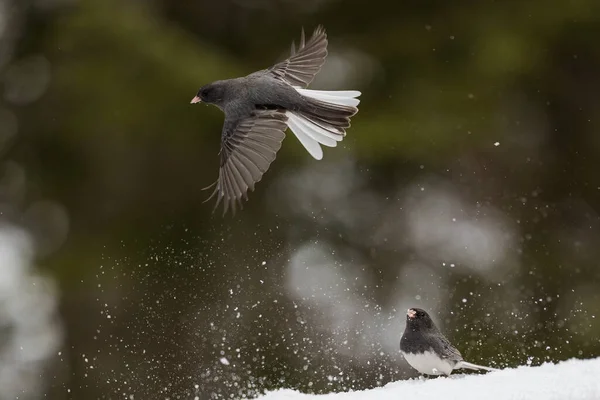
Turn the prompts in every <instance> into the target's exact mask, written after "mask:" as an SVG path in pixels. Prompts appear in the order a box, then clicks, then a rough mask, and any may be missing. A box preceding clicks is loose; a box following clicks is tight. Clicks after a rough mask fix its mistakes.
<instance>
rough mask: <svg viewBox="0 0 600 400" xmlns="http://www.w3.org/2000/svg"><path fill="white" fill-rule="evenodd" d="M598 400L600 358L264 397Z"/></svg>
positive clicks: (262, 399) (276, 399)
mask: <svg viewBox="0 0 600 400" xmlns="http://www.w3.org/2000/svg"><path fill="white" fill-rule="evenodd" d="M404 398H411V399H417V400H430V399H431V400H440V399H444V400H452V399H456V400H471V399H472V400H481V399H488V400H542V399H543V400H555V399H556V400H599V399H600V358H596V359H592V360H578V359H572V360H568V361H564V362H561V363H558V364H550V363H547V364H543V365H541V366H538V367H519V368H515V369H504V370H502V371H497V372H490V373H488V374H486V375H460V374H457V375H451V376H450V377H447V378H446V377H440V378H436V379H410V380H406V381H398V382H393V383H390V384H388V385H386V386H384V387H381V388H375V389H370V390H365V391H362V392H348V393H331V394H325V395H307V394H302V393H298V392H295V391H293V390H289V389H284V390H278V391H274V392H270V393H267V394H266V395H264V396H262V397H259V399H260V400H309V399H318V400H334V399H335V400H367V399H368V400H399V399H404Z"/></svg>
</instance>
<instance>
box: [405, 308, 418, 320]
mask: <svg viewBox="0 0 600 400" xmlns="http://www.w3.org/2000/svg"><path fill="white" fill-rule="evenodd" d="M406 315H408V318H410V319H413V318H414V317H415V315H417V312H416V311H415V310H413V309H412V308H409V309H408V311H407V312H406Z"/></svg>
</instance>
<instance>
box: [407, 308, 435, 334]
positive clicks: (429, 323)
mask: <svg viewBox="0 0 600 400" xmlns="http://www.w3.org/2000/svg"><path fill="white" fill-rule="evenodd" d="M406 325H407V326H408V327H410V328H411V329H413V330H417V329H419V330H422V329H433V328H434V326H435V325H434V324H433V320H432V319H431V317H430V316H429V314H427V312H426V311H425V310H422V309H420V308H409V309H408V311H406Z"/></svg>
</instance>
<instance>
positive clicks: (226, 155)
mask: <svg viewBox="0 0 600 400" xmlns="http://www.w3.org/2000/svg"><path fill="white" fill-rule="evenodd" d="M286 122H287V117H286V115H285V114H284V113H282V112H279V111H275V110H266V111H257V112H256V114H255V115H253V116H252V117H249V118H245V119H242V120H240V121H231V120H227V119H225V123H224V124H223V132H222V134H221V152H220V154H221V168H220V169H219V179H217V181H216V182H215V183H213V184H212V185H211V186H209V187H212V186H215V185H216V186H215V189H214V191H213V192H212V194H211V195H210V197H209V198H208V199H206V201H208V200H210V199H212V198H213V197H215V196H216V197H217V204H215V209H216V208H217V206H218V205H219V203H220V202H221V201H223V206H224V209H223V215H225V214H226V213H227V210H228V209H229V208H231V209H232V212H233V213H234V214H235V206H236V203H239V205H240V207H241V205H242V198H245V199H246V200H247V199H248V189H250V190H254V184H255V183H256V182H258V181H260V180H261V178H262V176H263V174H264V173H265V172H266V171H267V169H269V166H270V165H271V163H272V162H273V160H275V156H276V154H277V151H279V149H280V148H281V142H282V141H283V139H284V138H285V130H286V129H287V123H286ZM213 211H214V210H213Z"/></svg>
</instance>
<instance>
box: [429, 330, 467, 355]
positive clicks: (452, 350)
mask: <svg viewBox="0 0 600 400" xmlns="http://www.w3.org/2000/svg"><path fill="white" fill-rule="evenodd" d="M438 339H439V340H436V341H435V342H436V344H437V347H438V349H437V350H438V353H439V354H441V356H442V358H444V359H447V360H451V361H456V362H459V361H462V359H463V357H462V355H461V354H460V351H458V349H457V348H456V347H454V346H453V345H452V343H450V341H449V340H448V339H446V337H445V336H444V335H442V334H440V336H439V338H438Z"/></svg>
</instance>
